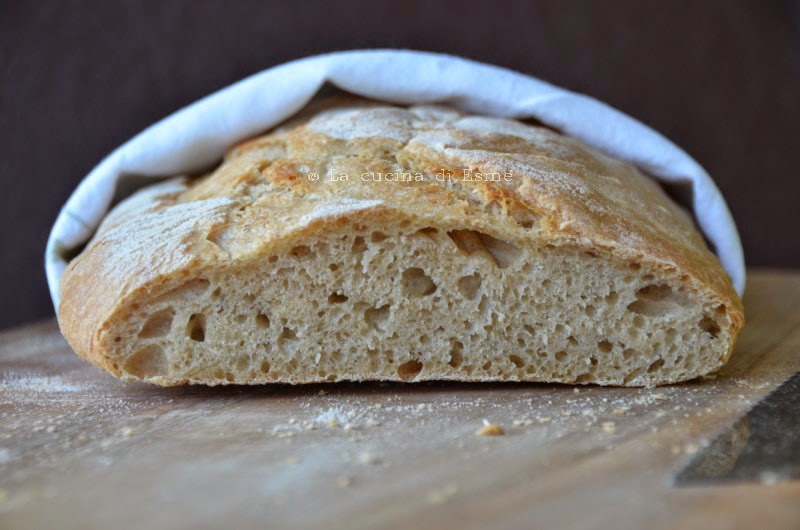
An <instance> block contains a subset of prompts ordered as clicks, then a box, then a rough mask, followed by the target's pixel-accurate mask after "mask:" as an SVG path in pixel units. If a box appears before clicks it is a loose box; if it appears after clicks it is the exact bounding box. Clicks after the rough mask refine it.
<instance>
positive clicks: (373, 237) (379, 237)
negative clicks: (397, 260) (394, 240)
mask: <svg viewBox="0 0 800 530" xmlns="http://www.w3.org/2000/svg"><path fill="white" fill-rule="evenodd" d="M387 237H389V236H387V235H386V234H384V233H383V232H379V231H377V230H376V231H375V232H372V233H371V234H370V235H369V240H370V241H372V242H373V243H380V242H381V241H383V240H384V239H386V238H387Z"/></svg>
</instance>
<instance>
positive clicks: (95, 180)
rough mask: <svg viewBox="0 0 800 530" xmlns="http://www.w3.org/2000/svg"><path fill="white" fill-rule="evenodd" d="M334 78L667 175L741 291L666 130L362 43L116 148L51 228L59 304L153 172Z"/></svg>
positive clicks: (724, 224)
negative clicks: (116, 209) (67, 274)
mask: <svg viewBox="0 0 800 530" xmlns="http://www.w3.org/2000/svg"><path fill="white" fill-rule="evenodd" d="M326 83H330V84H332V85H334V86H336V87H338V88H339V89H341V90H344V91H346V92H350V93H353V94H356V95H359V96H364V97H367V98H371V99H375V100H382V101H386V102H389V103H395V104H412V103H440V104H446V105H450V106H454V107H456V108H458V109H461V110H464V111H467V112H470V113H475V114H487V115H493V116H500V117H506V118H534V119H536V120H538V121H540V122H542V123H544V124H546V125H548V126H551V127H553V128H555V129H558V130H559V131H561V132H562V133H564V134H566V135H569V136H573V137H575V138H578V139H580V140H582V141H583V142H585V143H587V144H589V145H591V146H593V147H595V148H597V149H599V150H600V151H603V152H605V153H606V154H609V155H611V156H613V157H616V158H619V159H622V160H625V161H627V162H630V163H632V164H633V165H635V166H637V167H639V168H640V169H642V170H643V171H645V172H646V173H648V174H649V175H651V176H652V177H655V178H656V179H658V180H660V181H662V182H664V183H669V184H672V185H683V186H685V187H686V188H687V191H690V193H688V194H686V195H687V196H688V197H689V199H688V201H689V202H690V204H685V206H688V207H690V208H691V210H692V211H693V212H694V215H695V219H696V221H697V224H698V225H699V228H700V230H702V232H703V233H704V234H705V236H706V238H707V240H708V241H709V242H710V243H711V245H712V247H713V250H714V251H715V252H716V253H717V256H718V257H719V259H720V261H721V262H722V265H723V267H724V268H725V270H726V271H727V272H728V274H729V275H730V277H731V279H732V281H733V285H734V287H735V289H736V290H737V291H738V292H739V294H742V292H743V290H744V284H745V269H744V256H743V253H742V247H741V243H740V241H739V235H738V233H737V231H736V225H735V224H734V222H733V218H732V217H731V214H730V212H729V210H728V207H727V205H726V204H725V200H724V199H723V197H722V194H721V193H720V191H719V190H718V189H717V187H716V186H715V185H714V182H713V181H712V180H711V177H710V176H709V175H708V174H707V173H706V171H705V170H704V169H703V168H702V167H701V166H700V164H698V163H697V162H696V161H695V160H694V159H692V158H691V157H690V156H689V155H688V154H686V153H685V152H684V151H683V150H681V149H680V148H679V147H677V146H676V145H675V144H673V143H672V142H670V141H669V140H667V139H666V138H664V137H663V136H661V135H660V134H659V133H657V132H655V131H654V130H652V129H650V128H649V127H647V126H645V125H643V124H642V123H640V122H638V121H636V120H634V119H633V118H631V117H629V116H627V115H625V114H623V113H622V112H620V111H618V110H615V109H613V108H611V107H609V106H608V105H606V104H604V103H602V102H600V101H597V100H596V99H593V98H591V97H588V96H585V95H582V94H576V93H574V92H570V91H568V90H564V89H562V88H559V87H556V86H553V85H551V84H548V83H545V82H543V81H541V80H539V79H536V78H534V77H530V76H527V75H523V74H520V73H517V72H514V71H511V70H507V69H504V68H499V67H496V66H491V65H488V64H482V63H478V62H474V61H470V60H467V59H463V58H460V57H454V56H450V55H442V54H436V53H427V52H417V51H408V50H355V51H345V52H337V53H330V54H325V55H318V56H313V57H308V58H305V59H300V60H296V61H292V62H289V63H286V64H283V65H280V66H276V67H273V68H269V69H267V70H264V71H263V72H260V73H258V74H255V75H253V76H250V77H248V78H246V79H244V80H242V81H239V82H238V83H235V84H233V85H231V86H229V87H227V88H224V89H222V90H220V91H218V92H216V93H214V94H211V95H210V96H207V97H205V98H203V99H201V100H200V101H197V102H196V103H193V104H192V105H189V106H188V107H186V108H184V109H182V110H180V111H178V112H176V113H174V114H172V115H171V116H168V117H167V118H165V119H163V120H161V121H160V122H158V123H156V124H155V125H152V126H151V127H149V128H148V129H146V130H144V131H143V132H142V133H140V134H139V135H137V136H136V137H134V138H133V139H131V140H129V141H128V142H126V143H125V144H123V145H122V146H120V147H119V148H117V149H116V150H115V151H113V152H112V153H111V154H110V155H108V156H107V157H106V158H105V159H104V160H103V161H102V162H100V164H99V165H98V166H97V167H95V168H94V169H93V170H92V171H91V173H89V175H87V176H86V178H84V179H83V181H82V182H81V183H80V185H79V186H78V188H77V189H76V190H75V191H74V192H73V193H72V195H71V196H70V198H69V200H68V201H67V203H66V204H65V205H64V207H63V208H62V210H61V212H60V214H59V215H58V218H57V219H56V222H55V224H54V226H53V228H52V231H51V233H50V238H49V240H48V242H47V250H46V254H45V268H46V271H47V280H48V285H49V287H50V295H51V297H52V299H53V303H54V305H55V306H56V309H57V308H58V302H59V280H60V278H61V274H62V272H63V271H64V269H65V267H66V266H67V263H68V261H69V256H72V255H74V254H75V252H76V251H77V250H78V249H79V248H80V247H81V246H82V245H84V244H85V243H86V242H87V241H88V240H89V239H90V238H91V236H92V235H93V234H94V232H95V230H96V229H97V227H98V226H99V225H100V222H101V221H102V220H103V218H104V217H105V215H106V213H108V211H109V208H110V207H111V205H112V201H113V200H116V199H119V198H120V196H121V195H124V194H125V193H124V191H128V192H132V191H134V189H135V188H136V186H142V185H144V184H147V183H148V180H152V181H153V182H155V181H156V180H157V179H162V178H165V177H174V176H176V175H181V174H186V173H192V172H196V171H199V170H201V169H204V168H208V167H209V166H210V165H211V164H213V163H215V162H216V161H218V160H219V159H220V158H221V156H222V155H223V153H224V152H225V151H226V149H228V148H229V147H231V146H232V145H234V144H236V143H237V142H239V141H241V140H244V139H246V138H248V137H252V136H254V135H256V134H258V133H262V132H264V131H266V130H267V129H269V128H270V127H273V126H275V125H278V124H279V123H281V122H282V121H284V120H285V119H287V118H289V117H290V116H292V115H293V114H295V113H296V112H297V111H299V110H300V109H302V108H303V107H304V106H305V105H306V104H307V103H308V102H309V101H310V100H311V99H312V98H313V97H314V95H315V94H316V93H317V92H318V91H319V89H320V88H321V87H322V86H323V85H324V84H326Z"/></svg>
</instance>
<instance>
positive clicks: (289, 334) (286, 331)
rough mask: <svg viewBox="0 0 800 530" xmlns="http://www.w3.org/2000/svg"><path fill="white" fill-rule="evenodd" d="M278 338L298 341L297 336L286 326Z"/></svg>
mask: <svg viewBox="0 0 800 530" xmlns="http://www.w3.org/2000/svg"><path fill="white" fill-rule="evenodd" d="M278 338H279V339H282V340H297V334H296V333H295V332H294V330H292V329H291V328H288V327H286V326H284V327H283V330H282V331H281V334H280V337H278Z"/></svg>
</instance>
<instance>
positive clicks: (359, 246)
mask: <svg viewBox="0 0 800 530" xmlns="http://www.w3.org/2000/svg"><path fill="white" fill-rule="evenodd" d="M351 250H352V252H353V254H360V253H361V252H364V251H365V250H367V244H366V242H364V238H363V237H361V236H358V237H356V238H355V239H353V246H352V248H351Z"/></svg>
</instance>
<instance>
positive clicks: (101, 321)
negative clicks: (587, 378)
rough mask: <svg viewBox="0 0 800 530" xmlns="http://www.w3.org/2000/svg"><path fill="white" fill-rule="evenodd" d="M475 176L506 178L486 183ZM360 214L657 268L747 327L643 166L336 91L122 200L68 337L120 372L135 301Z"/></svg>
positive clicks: (84, 277)
mask: <svg viewBox="0 0 800 530" xmlns="http://www.w3.org/2000/svg"><path fill="white" fill-rule="evenodd" d="M476 173H481V174H492V175H494V174H499V175H502V177H501V178H500V180H499V181H498V180H491V181H489V180H480V181H478V180H476V179H475V175H476ZM343 174H346V175H348V177H349V180H348V181H344V180H342V178H341V175H343ZM389 174H392V175H397V174H403V175H405V174H409V175H411V176H412V178H411V180H406V181H396V180H386V175H389ZM418 174H419V175H422V180H419V179H415V177H416V175H418ZM309 175H311V177H309ZM315 175H318V176H319V178H318V179H315V178H314V176H315ZM364 175H367V177H366V180H365V178H364ZM376 175H380V177H376ZM439 175H441V176H442V179H441V180H439V179H438V176H439ZM448 175H449V176H450V179H449V180H448V179H447V176H448ZM470 175H471V176H472V179H470V178H469V177H470ZM507 175H510V176H511V179H510V180H508V179H507V178H504V177H506V176H507ZM337 177H338V179H335V178H337ZM376 178H377V179H378V180H376ZM365 212H369V216H370V217H371V218H374V219H377V221H376V222H377V223H379V222H391V220H392V219H396V218H398V217H405V218H410V219H420V220H425V222H428V223H430V224H431V225H432V226H469V227H476V229H480V230H483V231H484V232H486V233H489V234H491V235H493V236H494V237H497V238H498V239H502V240H508V241H515V242H518V243H519V242H521V243H525V242H527V243H529V244H549V245H554V246H564V245H570V246H574V247H578V248H580V249H582V250H583V251H585V252H589V253H591V254H593V255H597V256H600V257H604V258H607V259H613V260H624V261H628V262H630V263H631V264H638V265H637V266H643V267H647V268H649V269H652V270H655V271H660V273H661V274H663V275H664V276H665V277H669V278H673V279H676V280H677V281H679V282H680V283H681V284H683V285H685V286H687V288H688V289H690V290H691V291H693V292H696V293H699V294H702V295H703V296H705V297H707V298H708V299H711V300H715V301H716V302H717V303H718V307H719V308H720V311H723V312H724V313H725V314H726V315H727V316H728V317H729V318H730V321H731V323H732V324H731V333H730V335H731V337H732V339H731V341H730V344H729V345H728V351H727V352H725V353H724V355H723V357H724V359H723V362H724V360H727V358H728V357H729V356H730V354H731V352H732V349H733V346H734V342H735V337H736V335H737V334H738V332H739V330H740V329H741V327H742V325H743V323H744V314H743V307H742V303H741V300H740V299H739V297H738V295H737V294H736V292H735V290H734V289H733V286H732V284H731V281H730V279H729V277H728V275H727V274H726V272H725V271H724V270H723V268H722V266H721V265H720V263H719V261H718V259H717V258H716V256H715V255H714V254H713V253H711V252H710V251H709V249H708V248H707V247H706V244H705V242H704V240H703V238H702V236H701V234H700V233H699V232H698V230H697V229H696V228H695V226H694V224H693V222H692V219H691V218H690V216H689V215H688V214H687V213H686V212H685V211H684V210H683V209H682V208H681V207H680V206H678V205H676V204H675V203H674V202H673V201H672V200H671V199H670V198H669V197H668V196H667V195H666V194H665V193H664V191H663V190H662V189H661V188H660V187H659V186H658V184H657V183H656V182H655V181H653V180H652V179H650V178H649V177H647V176H646V175H644V174H643V173H642V172H640V171H639V170H638V169H636V168H635V167H633V166H632V165H630V164H627V163H624V162H621V161H618V160H615V159H613V158H611V157H608V156H606V155H604V154H602V153H600V152H598V151H596V150H594V149H592V148H590V147H588V146H586V145H585V144H583V143H581V142H579V141H578V140H575V139H573V138H569V137H566V136H563V135H561V134H559V133H557V132H555V131H552V130H549V129H546V128H543V127H537V126H533V125H526V124H522V123H520V122H517V121H513V120H506V119H502V118H490V117H482V116H469V115H464V114H462V113H460V112H457V111H455V110H452V109H449V108H443V107H430V106H413V107H409V108H400V107H391V106H387V105H385V104H377V103H374V102H369V101H365V100H355V99H353V98H328V99H327V100H325V101H324V102H322V103H320V104H318V105H317V106H316V107H312V108H311V109H310V110H307V111H305V112H304V113H303V114H302V115H300V116H299V117H297V118H295V119H293V120H292V121H291V122H290V123H288V124H286V125H284V126H282V127H280V128H278V129H276V130H275V131H273V132H271V133H269V134H267V135H265V136H262V137H258V138H255V139H253V140H250V141H247V142H244V143H242V144H240V145H238V146H236V147H234V148H233V149H231V150H230V151H229V152H228V154H227V155H226V157H225V160H224V161H223V163H222V164H221V165H220V166H219V167H218V168H217V169H216V170H215V171H214V172H213V173H211V174H209V175H207V176H204V177H202V178H198V179H195V180H191V181H190V180H186V179H183V180H173V181H170V182H168V183H167V184H161V185H158V186H155V187H152V188H150V189H147V190H145V191H143V192H140V193H139V194H138V195H137V196H136V197H135V198H133V199H129V200H128V201H126V202H124V203H123V204H122V205H120V206H119V207H117V208H116V209H115V210H114V211H113V212H112V213H111V214H110V215H109V216H108V217H107V218H106V219H105V221H104V222H103V224H102V225H101V227H100V228H99V230H98V232H97V234H96V235H95V237H94V238H93V240H92V241H91V242H90V243H89V244H88V245H87V247H86V249H85V250H84V251H83V252H82V253H81V254H80V255H79V256H78V257H77V258H75V259H74V260H73V261H72V262H71V263H70V264H69V267H68V268H67V270H66V271H65V273H64V275H63V277H62V280H61V304H60V307H59V311H58V319H59V324H60V327H61V330H62V333H63V334H64V336H65V337H66V338H67V340H68V342H69V343H70V345H71V346H72V347H73V349H74V350H75V351H76V352H77V353H78V355H80V356H81V357H82V358H84V359H86V360H88V361H90V362H92V363H94V364H96V365H97V366H100V367H101V368H103V369H105V370H108V371H109V372H111V373H113V374H115V375H117V376H119V375H120V374H121V372H120V368H119V366H118V363H117V361H116V360H115V359H113V358H110V357H109V356H108V354H107V351H108V349H107V348H106V347H105V346H104V345H103V341H105V340H110V339H108V338H107V337H104V331H105V330H108V329H109V328H110V327H111V326H112V325H113V324H114V323H115V322H116V321H118V320H119V319H122V318H124V317H125V315H126V311H129V310H130V306H131V304H134V305H135V304H139V303H143V301H146V300H147V299H148V297H150V296H157V295H158V294H159V293H163V292H164V291H166V290H169V289H170V288H171V286H174V285H177V284H178V283H180V282H181V281H183V280H185V279H187V278H193V277H197V275H198V274H199V273H200V272H201V271H204V270H212V269H221V268H224V267H226V266H229V265H230V264H231V263H241V262H246V261H250V260H259V259H264V258H265V257H266V256H269V255H270V254H273V253H275V252H280V251H282V249H288V248H291V247H292V246H293V245H295V244H297V243H298V242H302V241H303V240H305V239H306V238H307V237H309V236H310V235H311V234H313V233H317V232H320V233H324V232H325V231H326V230H329V229H330V227H331V226H333V225H334V224H335V223H339V222H341V220H342V219H346V218H358V217H363V216H364V214H365ZM468 379H470V378H468V377H465V380H468Z"/></svg>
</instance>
